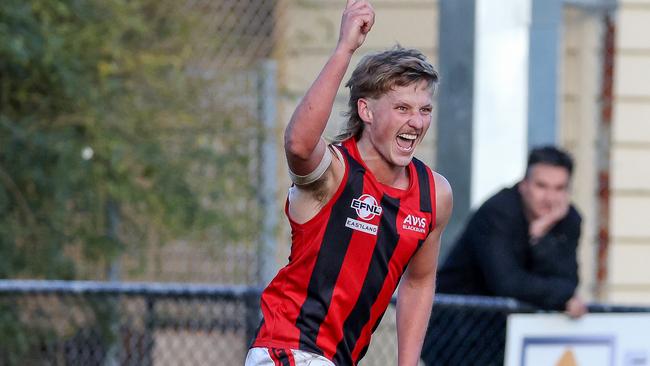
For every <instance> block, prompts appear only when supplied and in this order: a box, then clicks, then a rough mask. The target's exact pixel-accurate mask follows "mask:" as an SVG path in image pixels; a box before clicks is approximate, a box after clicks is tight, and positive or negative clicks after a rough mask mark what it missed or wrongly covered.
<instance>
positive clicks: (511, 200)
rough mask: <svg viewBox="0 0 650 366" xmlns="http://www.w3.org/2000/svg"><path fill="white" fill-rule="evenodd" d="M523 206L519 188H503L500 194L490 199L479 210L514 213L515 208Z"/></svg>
mask: <svg viewBox="0 0 650 366" xmlns="http://www.w3.org/2000/svg"><path fill="white" fill-rule="evenodd" d="M520 205H521V197H520V196H519V191H518V190H517V186H516V185H515V186H513V187H508V188H502V189H501V190H500V191H499V192H497V193H495V194H494V195H492V196H491V197H490V198H488V199H487V200H486V201H485V202H484V203H483V204H482V205H481V207H480V208H479V210H488V211H506V212H513V210H512V209H513V208H514V207H518V206H520Z"/></svg>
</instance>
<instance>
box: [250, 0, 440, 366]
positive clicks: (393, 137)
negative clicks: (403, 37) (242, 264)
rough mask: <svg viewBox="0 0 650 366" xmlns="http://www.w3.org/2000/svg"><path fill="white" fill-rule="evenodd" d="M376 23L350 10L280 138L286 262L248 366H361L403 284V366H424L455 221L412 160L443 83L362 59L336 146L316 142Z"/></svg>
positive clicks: (418, 69)
mask: <svg viewBox="0 0 650 366" xmlns="http://www.w3.org/2000/svg"><path fill="white" fill-rule="evenodd" d="M373 23H374V11H373V9H372V7H371V6H370V3H369V2H368V1H364V0H359V1H354V0H348V1H347V5H346V8H345V11H344V12H343V17H342V20H341V29H340V35H339V41H338V44H337V46H336V49H335V50H334V52H333V53H332V55H331V56H330V58H329V60H328V61H327V63H326V64H325V66H324V67H323V69H322V71H321V73H320V75H319V76H318V78H317V79H316V80H315V81H314V83H313V84H312V85H311V87H310V88H309V90H308V91H307V93H306V95H305V96H304V97H303V99H302V101H301V102H300V104H299V105H298V107H297V108H296V110H295V112H294V114H293V116H292V118H291V120H290V122H289V124H288V126H287V129H286V131H285V151H286V156H287V162H288V165H289V170H290V175H291V178H292V180H293V183H294V184H293V186H292V187H291V188H290V189H289V195H288V199H287V205H286V214H287V217H288V218H289V222H290V225H291V229H292V246H291V254H290V256H289V263H288V264H287V265H286V266H285V267H284V268H283V269H281V270H280V272H279V273H278V274H277V276H276V277H275V278H274V279H273V280H272V281H271V283H270V284H269V286H268V287H267V288H266V289H265V290H264V292H263V294H262V298H261V307H262V314H263V320H262V323H261V325H260V329H259V330H258V332H257V335H256V337H255V339H254V341H253V344H252V348H251V349H250V351H249V353H248V356H247V359H246V365H247V366H252V365H346V366H347V365H356V364H357V362H358V361H359V360H360V359H361V358H362V357H363V356H364V354H365V353H366V351H367V349H368V345H369V342H370V336H371V334H372V332H373V331H374V329H375V327H376V326H377V324H378V323H379V321H380V320H381V318H382V316H383V314H384V312H385V310H386V309H387V307H388V305H389V303H390V300H391V297H392V295H393V292H394V290H395V288H396V287H397V283H398V281H400V279H401V282H400V288H399V291H398V296H397V311H396V313H397V344H398V364H399V365H403V366H406V365H410V366H413V365H417V362H418V359H419V356H420V350H421V347H422V342H423V339H424V334H425V332H426V326H427V323H428V319H429V315H430V313H431V307H432V302H433V295H434V286H435V273H436V267H437V257H438V248H439V244H440V236H441V234H442V231H443V228H444V226H445V224H446V223H447V220H448V218H449V215H450V213H451V189H450V187H449V184H448V183H447V181H446V180H445V179H444V178H443V177H442V176H440V175H439V174H437V173H435V172H433V171H432V170H431V169H429V168H428V167H427V166H426V165H424V164H423V163H422V162H420V161H419V160H417V159H415V158H414V157H413V154H414V150H415V148H416V146H417V145H418V144H419V143H420V142H421V141H422V139H423V137H424V135H425V133H426V131H427V129H428V127H429V125H430V123H431V111H432V97H433V90H434V87H435V85H436V82H437V80H438V75H437V73H436V71H435V70H434V69H433V67H432V66H431V65H430V64H429V63H428V62H427V61H426V60H425V58H424V56H423V55H422V53H420V52H419V51H416V50H412V49H405V48H401V47H395V48H393V49H390V50H387V51H383V52H379V53H375V54H371V55H368V56H366V57H364V58H363V59H362V60H361V61H360V62H359V64H358V66H357V67H356V68H355V70H354V72H353V73H352V76H351V78H350V81H349V82H348V84H347V86H348V87H349V88H350V101H349V107H350V109H349V113H348V121H347V125H346V126H345V127H344V129H343V132H342V133H341V135H339V137H338V138H337V141H338V142H336V143H335V144H327V143H326V142H325V141H324V140H323V138H322V137H321V135H322V134H323V131H324V130H325V126H326V124H327V121H328V119H329V115H330V113H331V110H332V107H333V103H334V99H335V96H336V93H337V91H338V88H339V86H340V83H341V81H342V79H343V76H344V74H345V72H346V70H347V68H348V65H349V63H350V60H351V58H352V55H353V54H354V52H355V50H356V49H357V48H359V47H360V46H361V44H362V43H363V41H364V40H365V37H366V35H367V34H368V32H369V31H370V29H371V28H372V25H373ZM407 265H408V268H407ZM387 362H388V363H389V364H393V363H394V361H387Z"/></svg>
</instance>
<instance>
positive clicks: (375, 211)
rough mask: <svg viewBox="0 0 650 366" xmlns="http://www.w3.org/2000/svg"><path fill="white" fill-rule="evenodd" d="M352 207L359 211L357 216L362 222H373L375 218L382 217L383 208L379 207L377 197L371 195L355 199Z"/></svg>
mask: <svg viewBox="0 0 650 366" xmlns="http://www.w3.org/2000/svg"><path fill="white" fill-rule="evenodd" d="M350 207H352V208H353V209H355V210H356V211H357V215H358V216H359V218H360V219H362V220H371V219H372V218H373V217H375V216H377V215H381V207H380V206H377V200H376V199H375V197H373V196H371V195H369V194H364V195H362V196H361V197H359V198H358V199H357V198H355V199H353V200H352V204H351V205H350Z"/></svg>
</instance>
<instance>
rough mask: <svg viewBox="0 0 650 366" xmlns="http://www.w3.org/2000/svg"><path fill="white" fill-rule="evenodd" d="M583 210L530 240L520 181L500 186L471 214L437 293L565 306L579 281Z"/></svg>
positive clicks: (571, 212)
mask: <svg viewBox="0 0 650 366" xmlns="http://www.w3.org/2000/svg"><path fill="white" fill-rule="evenodd" d="M580 224H581V218H580V214H579V213H578V212H577V211H576V209H575V208H574V207H573V206H571V207H570V209H569V213H568V214H567V216H566V217H565V218H564V219H562V220H561V221H559V222H558V223H557V224H556V225H555V226H554V227H553V228H552V229H551V231H550V232H549V233H548V234H547V235H546V236H544V237H543V238H541V239H540V240H539V241H538V242H537V243H536V244H534V245H531V243H530V237H529V235H528V221H527V220H526V217H525V215H524V209H523V203H522V198H521V195H520V194H519V192H518V190H517V186H516V185H515V186H514V187H511V188H506V189H503V190H501V191H500V192H499V193H497V194H496V195H494V196H492V197H491V198H490V199H488V200H487V201H486V202H485V203H484V204H483V205H482V206H481V207H480V208H479V209H478V210H477V211H476V212H475V213H474V215H473V216H472V217H471V218H470V220H469V222H468V224H467V226H466V227H465V230H464V231H463V233H462V234H461V236H460V238H459V240H458V241H457V242H456V245H455V246H454V248H453V249H452V251H451V253H450V254H449V256H448V258H447V260H446V261H445V263H444V264H443V265H442V266H441V268H440V270H439V272H438V279H437V289H436V291H437V292H441V293H450V294H472V295H486V296H504V297H512V298H515V299H517V300H521V301H524V302H527V303H530V304H532V305H536V306H539V307H541V308H544V309H549V310H563V309H564V307H565V303H566V301H567V300H568V299H569V298H571V296H572V295H573V293H574V291H575V289H576V286H577V285H578V264H577V261H576V249H577V246H578V240H579V238H580Z"/></svg>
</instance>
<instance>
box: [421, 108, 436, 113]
mask: <svg viewBox="0 0 650 366" xmlns="http://www.w3.org/2000/svg"><path fill="white" fill-rule="evenodd" d="M432 110H433V108H431V107H424V108H422V109H420V112H422V113H423V114H431V112H432Z"/></svg>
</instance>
